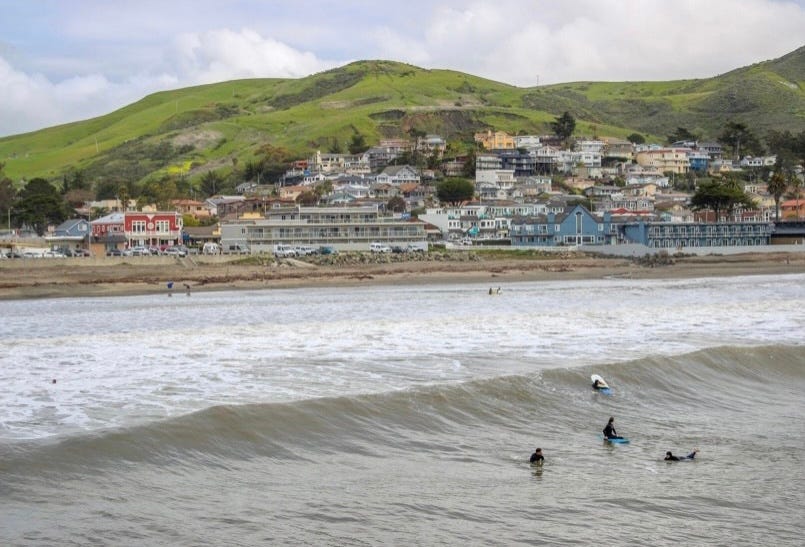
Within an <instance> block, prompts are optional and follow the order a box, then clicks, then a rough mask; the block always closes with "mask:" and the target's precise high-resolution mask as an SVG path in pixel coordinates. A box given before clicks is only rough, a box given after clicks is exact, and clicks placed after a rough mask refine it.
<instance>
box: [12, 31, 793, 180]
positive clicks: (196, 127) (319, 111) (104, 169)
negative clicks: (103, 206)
mask: <svg viewBox="0 0 805 547" xmlns="http://www.w3.org/2000/svg"><path fill="white" fill-rule="evenodd" d="M564 111H569V112H571V113H572V114H573V115H574V116H575V117H576V119H577V127H576V133H577V134H579V135H590V136H592V135H599V136H620V137H624V136H626V135H628V134H630V133H633V132H639V133H642V134H644V135H646V136H647V137H648V138H649V139H654V140H657V141H662V140H663V139H664V136H665V135H667V134H669V133H670V132H672V131H673V130H674V129H676V128H677V127H685V128H687V129H689V130H690V131H692V132H694V133H696V134H699V135H701V136H702V138H705V139H714V138H715V137H716V136H717V135H718V133H719V132H720V130H721V128H722V127H723V125H724V124H725V122H727V121H729V120H737V121H741V122H743V123H746V124H747V125H748V126H749V127H751V128H752V129H753V130H754V131H755V132H756V133H757V134H758V135H760V136H762V135H764V134H765V132H766V131H767V130H769V129H790V130H792V131H795V132H799V131H802V130H803V129H805V47H802V48H800V49H798V50H796V51H794V52H792V53H790V54H788V55H785V56H784V57H781V58H779V59H775V60H771V61H766V62H763V63H757V64H755V65H752V66H749V67H745V68H740V69H737V70H734V71H732V72H728V73H726V74H723V75H721V76H716V77H713V78H708V79H701V80H681V81H669V82H620V83H615V82H576V83H569V84H559V85H551V86H542V87H536V88H518V87H515V86H510V85H506V84H502V83H498V82H494V81H491V80H486V79H483V78H479V77H476V76H472V75H469V74H463V73H460V72H455V71H450V70H426V69H422V68H418V67H415V66H411V65H406V64H402V63H396V62H389V61H360V62H355V63H352V64H349V65H346V66H343V67H340V68H337V69H333V70H329V71H326V72H322V73H319V74H315V75H312V76H308V77H306V78H301V79H254V80H238V81H230V82H223V83H218V84H211V85H204V86H198V87H191V88H185V89H178V90H174V91H166V92H160V93H155V94H153V95H149V96H148V97H145V98H144V99H142V100H140V101H138V102H136V103H134V104H131V105H129V106H127V107H125V108H121V109H120V110H117V111H115V112H112V113H110V114H107V115H105V116H100V117H98V118H94V119H91V120H86V121H81V122H75V123H70V124H66V125H61V126H56V127H51V128H47V129H43V130H40V131H35V132H32V133H26V134H22V135H14V136H10V137H5V138H2V139H0V162H5V164H6V168H5V172H6V174H7V175H8V176H10V177H11V178H12V179H14V180H19V179H20V178H28V179H30V178H32V177H35V176H42V177H46V178H57V177H60V176H61V175H62V174H63V173H64V172H66V171H69V170H71V169H81V170H83V171H84V172H85V173H86V175H87V176H88V177H91V178H92V179H93V180H97V179H104V178H105V179H109V180H129V181H140V180H143V179H147V178H149V177H153V176H156V175H160V174H164V173H166V172H171V173H174V174H176V173H179V174H183V175H189V176H193V175H196V174H199V173H202V172H205V171H208V170H210V169H223V170H231V168H232V166H233V165H235V164H237V163H240V165H243V164H244V163H245V162H247V161H249V160H251V159H253V158H254V152H255V150H256V149H258V148H259V147H260V146H263V145H266V144H271V145H274V146H281V147H284V148H286V149H288V150H290V151H291V153H292V154H293V155H295V156H297V157H300V158H302V157H307V156H308V155H310V153H311V152H312V151H314V150H316V149H321V150H327V149H329V148H330V147H331V146H332V144H333V142H334V140H337V141H338V143H339V145H340V146H341V148H346V143H347V141H349V139H350V138H351V136H352V135H354V134H355V133H356V132H359V133H361V134H362V135H364V136H365V138H366V142H367V143H369V144H372V143H374V142H377V140H378V139H380V138H382V137H400V136H405V135H409V134H411V131H412V130H414V131H421V132H426V133H438V134H441V135H442V136H444V137H446V138H447V139H448V142H450V143H451V144H452V145H453V146H454V147H455V149H461V147H462V146H466V144H464V143H469V142H471V140H472V134H473V133H474V132H475V131H479V130H484V129H488V128H492V129H500V130H505V131H509V132H512V133H519V134H535V133H536V134H544V133H548V132H549V125H548V124H549V123H550V122H551V121H552V120H553V119H554V118H555V117H556V116H558V115H560V114H561V113H562V112H564Z"/></svg>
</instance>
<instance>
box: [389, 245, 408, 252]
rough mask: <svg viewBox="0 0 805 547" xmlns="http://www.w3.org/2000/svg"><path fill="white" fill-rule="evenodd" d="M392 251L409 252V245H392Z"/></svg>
mask: <svg viewBox="0 0 805 547" xmlns="http://www.w3.org/2000/svg"><path fill="white" fill-rule="evenodd" d="M391 252H392V253H394V254H401V253H407V252H408V247H403V246H402V245H392V246H391Z"/></svg>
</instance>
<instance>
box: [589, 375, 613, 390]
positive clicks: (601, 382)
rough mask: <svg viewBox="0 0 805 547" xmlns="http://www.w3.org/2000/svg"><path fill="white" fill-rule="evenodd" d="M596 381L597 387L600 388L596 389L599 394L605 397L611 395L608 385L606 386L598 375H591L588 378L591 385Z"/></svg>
mask: <svg viewBox="0 0 805 547" xmlns="http://www.w3.org/2000/svg"><path fill="white" fill-rule="evenodd" d="M596 380H598V385H599V386H600V387H598V388H597V391H600V392H601V393H604V394H605V395H610V394H611V393H612V389H611V388H610V387H609V384H607V383H606V381H605V380H604V379H603V378H601V376H600V375H598V374H593V375H592V376H590V381H591V382H592V383H593V384H595V381H596Z"/></svg>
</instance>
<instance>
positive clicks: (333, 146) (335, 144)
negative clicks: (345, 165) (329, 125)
mask: <svg viewBox="0 0 805 547" xmlns="http://www.w3.org/2000/svg"><path fill="white" fill-rule="evenodd" d="M327 152H329V153H330V154H343V153H344V149H343V148H341V143H340V142H339V141H338V139H336V138H335V137H333V140H332V142H331V143H330V148H328V149H327Z"/></svg>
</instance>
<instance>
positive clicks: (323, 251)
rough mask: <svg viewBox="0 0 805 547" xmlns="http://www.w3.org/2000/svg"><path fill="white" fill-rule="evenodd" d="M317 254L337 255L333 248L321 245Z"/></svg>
mask: <svg viewBox="0 0 805 547" xmlns="http://www.w3.org/2000/svg"><path fill="white" fill-rule="evenodd" d="M319 254H321V255H335V254H338V251H337V250H336V249H335V248H334V247H330V246H329V245H322V246H321V247H319Z"/></svg>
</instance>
